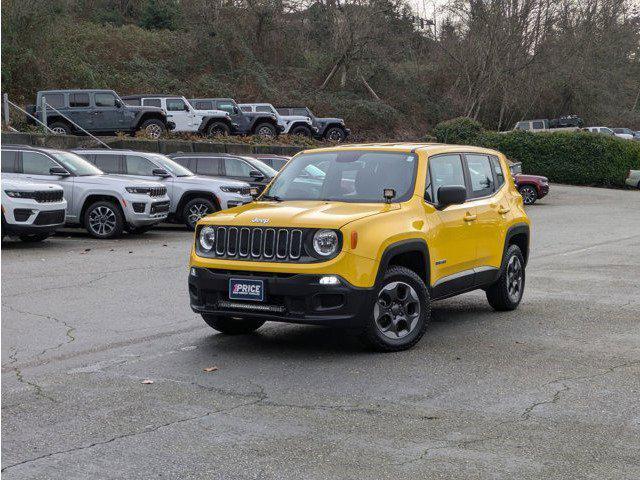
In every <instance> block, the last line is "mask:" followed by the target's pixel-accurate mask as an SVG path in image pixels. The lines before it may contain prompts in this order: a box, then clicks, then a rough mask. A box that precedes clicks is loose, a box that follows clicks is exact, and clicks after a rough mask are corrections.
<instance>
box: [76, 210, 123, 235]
mask: <svg viewBox="0 0 640 480" xmlns="http://www.w3.org/2000/svg"><path fill="white" fill-rule="evenodd" d="M84 227H85V228H86V229H87V231H88V232H89V234H90V235H91V236H92V237H94V238H100V239H107V238H117V237H119V236H120V235H122V231H123V230H124V218H123V215H122V212H121V211H120V208H119V207H118V205H116V204H115V203H113V202H108V201H100V202H96V203H93V204H91V205H89V207H88V208H87V210H86V211H85V212H84Z"/></svg>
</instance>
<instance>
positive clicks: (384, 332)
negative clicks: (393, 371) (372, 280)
mask: <svg viewBox="0 0 640 480" xmlns="http://www.w3.org/2000/svg"><path fill="white" fill-rule="evenodd" d="M430 318H431V300H430V298H429V291H428V290H427V287H426V285H425V283H424V282H423V281H422V279H421V278H420V277H419V276H418V275H417V274H416V273H415V272H414V271H412V270H409V269H408V268H405V267H391V268H389V269H388V270H387V272H385V274H384V276H383V278H382V280H381V281H380V282H379V283H378V284H377V285H376V288H375V290H374V295H373V296H372V298H371V299H370V301H369V308H368V311H367V318H366V320H365V325H364V330H363V332H362V340H363V341H364V343H365V344H366V345H367V346H369V347H371V348H373V349H374V350H378V351H381V352H396V351H399V350H406V349H409V348H411V347H413V346H414V345H415V344H416V343H418V341H419V340H420V339H421V338H422V336H423V335H424V333H425V331H426V330H427V325H428V324H429V319H430Z"/></svg>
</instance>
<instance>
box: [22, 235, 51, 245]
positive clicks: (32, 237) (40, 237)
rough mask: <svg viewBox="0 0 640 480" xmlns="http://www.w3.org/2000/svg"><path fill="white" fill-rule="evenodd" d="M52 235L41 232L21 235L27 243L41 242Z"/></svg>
mask: <svg viewBox="0 0 640 480" xmlns="http://www.w3.org/2000/svg"><path fill="white" fill-rule="evenodd" d="M50 236H51V234H50V233H39V234H33V235H20V240H22V241H23V242H26V243H37V242H41V241H43V240H45V239H47V238H49V237H50Z"/></svg>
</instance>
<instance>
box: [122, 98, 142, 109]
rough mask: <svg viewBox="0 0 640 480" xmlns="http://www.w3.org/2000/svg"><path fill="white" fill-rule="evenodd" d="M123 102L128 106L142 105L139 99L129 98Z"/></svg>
mask: <svg viewBox="0 0 640 480" xmlns="http://www.w3.org/2000/svg"><path fill="white" fill-rule="evenodd" d="M123 101H124V103H126V104H127V105H133V106H134V107H139V106H140V103H141V102H140V99H139V98H129V99H127V100H123Z"/></svg>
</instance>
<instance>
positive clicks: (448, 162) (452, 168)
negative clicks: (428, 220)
mask: <svg viewBox="0 0 640 480" xmlns="http://www.w3.org/2000/svg"><path fill="white" fill-rule="evenodd" d="M429 175H430V178H429V180H430V183H431V197H432V198H433V203H438V189H439V188H440V187H444V186H451V185H460V186H462V187H464V186H465V182H464V172H463V170H462V157H461V156H460V155H457V154H449V155H438V156H436V157H431V158H430V159H429Z"/></svg>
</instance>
